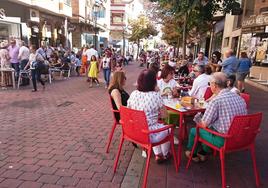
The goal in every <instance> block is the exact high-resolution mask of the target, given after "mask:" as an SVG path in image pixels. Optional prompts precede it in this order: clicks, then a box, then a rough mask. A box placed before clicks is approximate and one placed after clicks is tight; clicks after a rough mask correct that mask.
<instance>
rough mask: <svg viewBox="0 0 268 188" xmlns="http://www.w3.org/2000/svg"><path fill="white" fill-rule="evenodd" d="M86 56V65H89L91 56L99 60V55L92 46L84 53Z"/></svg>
mask: <svg viewBox="0 0 268 188" xmlns="http://www.w3.org/2000/svg"><path fill="white" fill-rule="evenodd" d="M86 55H87V62H88V64H89V63H90V60H91V56H93V55H94V56H96V58H97V59H98V58H99V54H98V51H97V50H95V49H94V45H91V46H90V48H89V49H87V51H86Z"/></svg>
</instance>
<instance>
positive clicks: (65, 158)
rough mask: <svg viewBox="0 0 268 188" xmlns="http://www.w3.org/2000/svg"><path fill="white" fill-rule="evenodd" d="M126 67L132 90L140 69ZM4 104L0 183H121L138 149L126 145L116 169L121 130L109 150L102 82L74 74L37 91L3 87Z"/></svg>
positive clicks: (0, 101)
mask: <svg viewBox="0 0 268 188" xmlns="http://www.w3.org/2000/svg"><path fill="white" fill-rule="evenodd" d="M126 69H127V70H126V71H127V77H128V81H127V84H128V87H127V90H128V91H131V90H132V89H133V83H134V81H135V79H136V77H137V75H136V74H137V72H138V71H139V70H140V69H139V68H137V66H135V65H130V66H128V67H127V68H126ZM130 70H131V71H130ZM132 70H134V71H132ZM101 77H102V76H100V78H101ZM0 109H1V110H0V122H1V124H0V188H3V187H8V188H13V187H20V188H21V187H25V188H34V187H36V188H37V187H42V188H54V187H55V188H56V187H84V188H91V187H99V188H105V187H110V188H113V187H120V184H121V182H122V180H123V178H124V174H125V172H126V170H127V166H128V163H129V161H130V159H131V156H132V153H133V151H134V148H133V146H132V145H129V144H125V145H124V148H123V151H122V153H121V160H120V163H119V165H118V170H117V173H116V174H114V173H113V171H112V166H113V161H114V157H115V154H116V151H117V146H118V141H119V135H120V131H121V130H120V129H117V130H116V132H115V135H114V140H113V142H112V145H111V147H110V153H109V154H106V153H105V146H106V142H107V138H108V134H109V133H110V129H111V125H112V121H113V119H112V114H111V112H110V103H109V100H108V95H107V90H105V89H104V87H103V86H102V87H99V88H97V87H95V88H89V85H88V83H87V82H86V81H85V78H82V77H80V78H78V77H72V78H71V79H69V80H63V81H60V80H58V81H55V82H53V83H52V84H51V85H48V86H47V88H46V90H45V91H42V90H40V91H38V92H36V93H32V92H31V89H30V87H26V88H21V89H20V90H12V89H9V90H4V91H0Z"/></svg>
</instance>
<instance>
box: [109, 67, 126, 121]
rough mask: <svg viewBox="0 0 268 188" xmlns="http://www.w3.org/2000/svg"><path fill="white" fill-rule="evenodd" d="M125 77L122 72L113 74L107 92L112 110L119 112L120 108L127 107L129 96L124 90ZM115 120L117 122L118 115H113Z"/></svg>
mask: <svg viewBox="0 0 268 188" xmlns="http://www.w3.org/2000/svg"><path fill="white" fill-rule="evenodd" d="M125 83H126V75H125V73H124V72H122V71H117V72H114V74H113V77H112V80H111V82H110V85H109V88H108V91H109V94H110V96H111V100H112V105H113V109H114V110H119V109H120V106H127V100H128V98H129V94H128V93H127V92H126V91H125V90H124V86H125ZM114 115H115V118H116V120H117V121H118V122H119V120H120V115H119V113H115V114H114Z"/></svg>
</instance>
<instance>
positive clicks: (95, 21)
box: [93, 4, 99, 50]
mask: <svg viewBox="0 0 268 188" xmlns="http://www.w3.org/2000/svg"><path fill="white" fill-rule="evenodd" d="M98 11H99V5H98V4H94V6H93V13H94V15H93V19H94V40H93V41H94V47H95V50H97V45H98V42H97V32H98V28H97V20H98Z"/></svg>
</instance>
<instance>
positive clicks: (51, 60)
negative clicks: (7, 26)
mask: <svg viewBox="0 0 268 188" xmlns="http://www.w3.org/2000/svg"><path fill="white" fill-rule="evenodd" d="M130 60H131V59H130V58H125V57H123V56H122V55H120V54H119V53H116V52H115V50H113V49H112V48H106V49H104V50H103V51H102V52H101V54H100V53H99V52H98V51H97V50H95V49H94V45H85V46H84V47H82V48H81V49H80V50H79V49H77V48H75V47H74V48H73V49H68V48H63V46H62V45H59V46H58V47H53V46H51V45H47V44H46V43H45V42H41V46H40V47H39V48H37V46H35V45H30V46H26V44H25V43H24V42H23V41H16V40H13V39H12V40H10V42H9V43H7V42H1V44H0V62H1V75H2V79H1V86H2V88H6V87H7V86H9V85H12V81H13V80H12V79H11V71H10V72H8V71H3V70H12V71H14V72H15V81H19V79H18V78H19V75H20V73H21V74H22V73H23V74H24V73H25V74H26V73H27V72H25V71H27V70H29V73H30V74H29V75H31V80H32V84H33V90H32V91H33V92H35V91H37V84H36V83H37V81H39V82H40V83H41V84H42V86H43V89H45V81H44V80H43V78H42V76H41V75H42V74H45V75H46V74H50V73H51V71H57V72H60V71H62V72H63V73H66V72H68V71H70V72H71V74H76V75H77V76H80V75H85V77H86V78H87V81H88V82H89V83H90V84H89V87H92V86H93V83H96V85H97V86H99V85H100V83H99V80H98V74H99V72H100V71H101V70H102V71H103V75H104V80H105V87H106V88H107V87H108V85H109V82H110V75H111V72H113V71H120V70H122V69H123V66H124V65H125V64H128V61H130ZM52 76H53V75H52ZM64 76H66V75H64ZM29 81H30V79H29V78H28V77H27V76H25V75H23V76H22V79H21V83H19V84H20V85H21V86H26V85H29Z"/></svg>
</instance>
